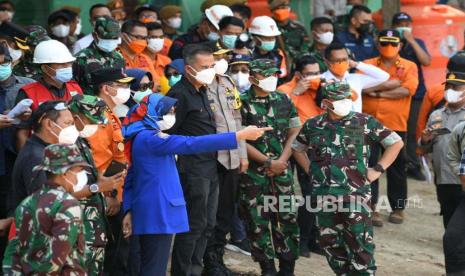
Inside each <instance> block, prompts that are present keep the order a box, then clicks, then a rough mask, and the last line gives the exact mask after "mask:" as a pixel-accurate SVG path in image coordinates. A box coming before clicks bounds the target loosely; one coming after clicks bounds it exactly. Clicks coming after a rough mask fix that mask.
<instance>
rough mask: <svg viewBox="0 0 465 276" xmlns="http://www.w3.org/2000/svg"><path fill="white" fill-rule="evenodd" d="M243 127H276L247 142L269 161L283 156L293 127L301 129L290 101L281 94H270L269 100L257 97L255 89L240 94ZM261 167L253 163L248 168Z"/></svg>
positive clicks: (267, 97)
mask: <svg viewBox="0 0 465 276" xmlns="http://www.w3.org/2000/svg"><path fill="white" fill-rule="evenodd" d="M241 101H242V108H241V114H242V125H244V126H250V125H254V126H257V127H267V126H270V127H272V128H273V130H272V131H267V132H265V134H264V135H263V136H262V137H260V138H258V139H257V140H256V141H249V142H248V143H249V144H250V145H252V146H253V147H255V148H256V149H257V150H258V151H260V152H261V153H262V154H264V155H266V156H268V157H270V158H279V156H280V155H281V154H282V153H283V150H284V145H285V143H286V141H287V139H288V137H287V134H288V132H289V129H290V128H296V127H300V126H301V123H300V118H299V116H298V114H297V110H296V109H295V107H294V104H293V103H292V101H291V99H290V98H289V97H288V96H287V95H286V94H284V93H281V92H277V91H276V92H270V93H269V94H268V96H266V97H258V96H257V95H256V93H255V90H254V87H253V86H252V87H251V88H250V90H249V91H247V92H245V93H243V94H241ZM261 166H262V164H258V163H257V162H255V161H253V160H250V167H249V169H251V170H253V171H256V170H257V169H258V168H259V167H261Z"/></svg>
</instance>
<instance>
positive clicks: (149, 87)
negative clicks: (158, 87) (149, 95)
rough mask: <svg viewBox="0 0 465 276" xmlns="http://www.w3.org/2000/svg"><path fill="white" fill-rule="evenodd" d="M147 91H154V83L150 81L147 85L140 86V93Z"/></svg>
mask: <svg viewBox="0 0 465 276" xmlns="http://www.w3.org/2000/svg"><path fill="white" fill-rule="evenodd" d="M147 89H153V81H149V82H147V83H141V84H139V90H140V91H145V90H147Z"/></svg>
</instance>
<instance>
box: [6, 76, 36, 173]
mask: <svg viewBox="0 0 465 276" xmlns="http://www.w3.org/2000/svg"><path fill="white" fill-rule="evenodd" d="M31 82H34V80H33V79H30V78H25V77H18V76H15V75H11V76H10V78H8V79H7V80H6V81H5V82H4V83H2V84H1V85H0V114H4V113H5V111H7V110H11V109H12V108H13V107H14V106H15V100H16V97H17V95H18V90H19V89H20V88H21V87H22V86H23V85H25V84H28V83H31ZM7 151H8V152H9V154H16V149H15V128H14V127H8V128H1V129H0V175H5V174H6V173H7V171H6V168H7V165H8V167H10V166H9V165H11V166H12V165H13V164H6V162H7V159H8V158H6V154H7Z"/></svg>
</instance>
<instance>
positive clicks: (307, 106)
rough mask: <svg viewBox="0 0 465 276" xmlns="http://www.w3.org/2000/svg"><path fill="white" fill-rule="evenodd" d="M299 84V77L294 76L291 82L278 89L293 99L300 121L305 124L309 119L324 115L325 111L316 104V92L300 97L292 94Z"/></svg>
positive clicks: (306, 93)
mask: <svg viewBox="0 0 465 276" xmlns="http://www.w3.org/2000/svg"><path fill="white" fill-rule="evenodd" d="M297 82H298V80H297V77H295V76H294V77H293V78H292V80H291V81H289V82H287V83H285V84H283V85H281V86H280V87H278V90H279V91H282V92H284V93H286V94H287V95H288V96H289V97H290V98H291V100H292V102H293V103H294V105H295V107H296V108H297V113H298V114H299V117H300V121H302V123H305V121H307V120H308V119H310V118H312V117H315V116H316V115H319V114H321V113H323V110H322V109H321V108H320V107H319V106H318V105H317V104H316V101H315V99H316V91H312V90H308V91H305V92H304V93H302V94H300V95H299V96H296V95H294V94H292V91H293V90H294V89H295V87H296V86H297Z"/></svg>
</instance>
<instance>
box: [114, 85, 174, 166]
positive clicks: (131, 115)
mask: <svg viewBox="0 0 465 276" xmlns="http://www.w3.org/2000/svg"><path fill="white" fill-rule="evenodd" d="M176 102H177V100H176V99H173V98H170V97H166V96H163V95H161V94H159V93H156V94H150V95H148V96H146V97H145V98H144V99H142V101H141V102H140V104H136V105H134V106H133V107H131V109H129V111H128V115H127V116H126V118H124V120H123V129H122V132H123V137H124V141H125V150H124V151H125V154H126V157H127V158H128V159H129V160H130V155H131V148H132V139H133V138H134V137H135V136H136V135H137V134H138V133H139V132H141V131H142V130H159V129H160V128H159V127H158V125H157V121H159V120H162V117H163V115H166V114H167V113H168V112H169V111H170V110H171V108H172V107H173V106H174V105H175V104H176Z"/></svg>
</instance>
